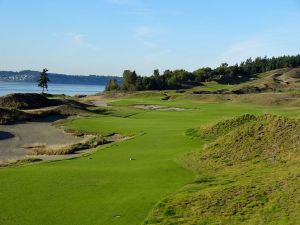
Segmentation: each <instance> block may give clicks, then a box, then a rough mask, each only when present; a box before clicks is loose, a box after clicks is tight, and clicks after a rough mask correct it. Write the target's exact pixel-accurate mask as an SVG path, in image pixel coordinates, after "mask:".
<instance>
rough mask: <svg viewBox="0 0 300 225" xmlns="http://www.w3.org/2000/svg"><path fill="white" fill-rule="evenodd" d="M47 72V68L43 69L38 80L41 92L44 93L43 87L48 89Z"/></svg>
mask: <svg viewBox="0 0 300 225" xmlns="http://www.w3.org/2000/svg"><path fill="white" fill-rule="evenodd" d="M47 72H48V70H47V69H43V72H41V74H40V78H39V80H38V86H39V87H41V88H42V94H44V92H45V89H46V90H48V82H50V80H49V78H48V73H47Z"/></svg>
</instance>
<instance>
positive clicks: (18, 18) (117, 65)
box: [0, 0, 300, 75]
mask: <svg viewBox="0 0 300 225" xmlns="http://www.w3.org/2000/svg"><path fill="white" fill-rule="evenodd" d="M299 22H300V0H251V1H250V0H249V1H241V0H226V1H222V0H0V27H1V29H0V37H1V41H0V70H23V69H34V70H41V69H42V68H44V67H46V68H48V69H49V70H50V72H60V73H68V74H86V75H88V74H105V75H121V74H122V71H123V70H124V69H132V70H136V71H137V72H138V73H139V74H142V75H150V74H151V73H152V71H153V69H155V68H158V69H160V70H161V71H163V70H165V69H178V68H183V69H186V70H189V71H193V70H196V69H198V68H200V67H202V66H211V67H215V66H217V65H219V64H220V63H222V62H228V63H230V64H233V63H236V62H240V61H241V60H244V59H246V58H248V57H256V56H265V55H266V56H278V55H283V54H298V53H300V41H299V40H300V29H299V28H300V23H299Z"/></svg>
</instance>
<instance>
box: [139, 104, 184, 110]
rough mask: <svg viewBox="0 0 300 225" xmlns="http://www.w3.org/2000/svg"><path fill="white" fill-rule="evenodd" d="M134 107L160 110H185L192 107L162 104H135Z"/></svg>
mask: <svg viewBox="0 0 300 225" xmlns="http://www.w3.org/2000/svg"><path fill="white" fill-rule="evenodd" d="M134 108H137V109H146V110H159V111H185V110H190V109H185V108H176V107H163V106H160V105H135V106H134Z"/></svg>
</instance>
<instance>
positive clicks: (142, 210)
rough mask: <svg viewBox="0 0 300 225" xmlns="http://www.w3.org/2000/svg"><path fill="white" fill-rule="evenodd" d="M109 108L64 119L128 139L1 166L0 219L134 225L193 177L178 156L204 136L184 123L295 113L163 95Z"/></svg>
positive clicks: (4, 222) (29, 223) (41, 224)
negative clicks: (77, 153) (65, 156)
mask: <svg viewBox="0 0 300 225" xmlns="http://www.w3.org/2000/svg"><path fill="white" fill-rule="evenodd" d="M135 104H159V105H164V106H168V107H183V108H188V110H182V111H158V110H142V109H135V108H133V105H135ZM111 107H112V109H115V110H114V113H112V114H108V115H98V116H95V117H90V118H81V119H76V120H70V121H67V122H65V124H64V125H65V126H66V127H67V128H71V129H76V130H81V131H87V132H96V133H100V134H109V133H120V134H122V135H128V136H133V138H132V139H129V140H126V141H123V142H117V143H113V144H110V145H107V146H103V147H100V148H99V149H98V150H97V151H95V152H94V153H93V154H91V155H88V156H83V157H80V158H77V159H72V160H63V161H55V162H45V163H37V164H32V165H23V166H15V167H6V168H1V169H0V181H1V185H0V203H1V204H0V224H1V225H50V224H51V225H53V224H55V225H139V224H141V223H142V222H143V221H144V219H145V218H146V217H147V215H148V214H149V212H150V211H151V209H152V208H153V207H154V206H155V204H157V203H158V202H159V201H161V200H163V199H164V198H166V197H168V196H169V195H172V194H173V193H175V192H176V191H178V190H180V189H181V188H182V187H184V186H185V185H187V184H189V183H190V182H192V181H193V180H194V179H195V177H196V175H195V174H193V173H192V172H191V171H188V170H186V169H184V168H183V167H182V166H181V165H180V158H181V157H183V156H184V155H185V154H186V153H188V152H191V151H200V150H201V147H202V146H203V144H205V142H204V141H203V140H201V139H194V138H191V137H189V136H187V135H186V130H187V129H189V128H195V127H199V126H200V125H201V124H205V123H209V122H212V121H216V120H220V119H224V118H230V117H233V116H237V115H241V114H245V113H251V114H256V115H257V114H264V113H270V114H278V115H285V116H291V117H299V115H300V114H299V109H298V108H284V107H280V108H279V107H268V106H257V105H249V104H232V103H205V102H197V101H192V100H189V99H183V98H178V99H175V100H173V101H168V102H166V101H162V100H161V95H149V96H148V95H137V96H133V97H125V98H122V99H119V100H116V101H114V102H113V103H112V104H111ZM37 141H38V140H37ZM130 159H134V160H130Z"/></svg>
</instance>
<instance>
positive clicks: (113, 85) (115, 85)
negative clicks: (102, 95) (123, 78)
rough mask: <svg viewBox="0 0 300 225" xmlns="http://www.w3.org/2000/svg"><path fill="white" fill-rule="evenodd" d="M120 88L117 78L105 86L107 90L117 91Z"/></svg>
mask: <svg viewBox="0 0 300 225" xmlns="http://www.w3.org/2000/svg"><path fill="white" fill-rule="evenodd" d="M116 90H119V85H118V82H117V80H116V79H112V80H109V81H108V83H107V85H106V86H105V91H116Z"/></svg>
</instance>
